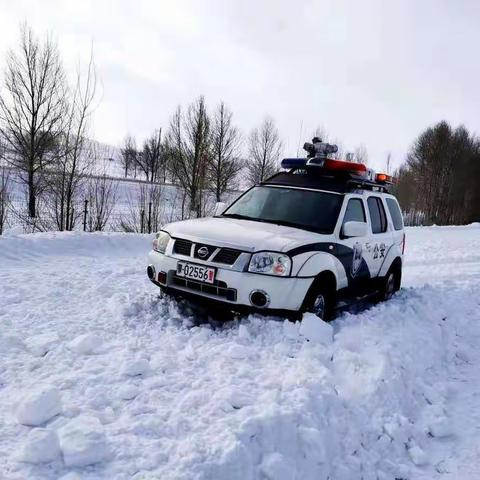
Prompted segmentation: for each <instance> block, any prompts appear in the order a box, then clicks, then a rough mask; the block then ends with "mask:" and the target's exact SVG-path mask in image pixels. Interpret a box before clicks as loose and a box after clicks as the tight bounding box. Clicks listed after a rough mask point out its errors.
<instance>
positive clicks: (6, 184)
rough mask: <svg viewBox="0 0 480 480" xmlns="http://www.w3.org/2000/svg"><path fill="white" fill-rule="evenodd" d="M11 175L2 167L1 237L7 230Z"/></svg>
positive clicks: (0, 196)
mask: <svg viewBox="0 0 480 480" xmlns="http://www.w3.org/2000/svg"><path fill="white" fill-rule="evenodd" d="M9 177H10V174H9V172H8V170H7V169H6V168H5V167H2V166H0V235H2V234H3V232H4V230H5V225H6V224H7V216H8V212H9V208H10V178H9Z"/></svg>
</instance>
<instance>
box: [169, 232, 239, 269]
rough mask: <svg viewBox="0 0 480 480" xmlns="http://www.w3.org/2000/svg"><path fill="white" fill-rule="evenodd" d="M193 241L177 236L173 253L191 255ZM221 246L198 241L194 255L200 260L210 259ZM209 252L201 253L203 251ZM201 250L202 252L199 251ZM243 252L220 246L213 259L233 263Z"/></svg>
mask: <svg viewBox="0 0 480 480" xmlns="http://www.w3.org/2000/svg"><path fill="white" fill-rule="evenodd" d="M192 245H193V242H192V241H190V240H185V239H183V238H176V239H175V243H174V245H173V253H177V254H179V255H185V256H187V257H190V256H191V253H192ZM217 248H219V247H215V246H213V245H205V244H204V243H196V244H195V248H194V251H193V257H194V258H199V259H200V260H209V259H210V257H211V256H212V255H213V254H214V252H215V250H216V249H217ZM205 250H207V253H206V254H204V255H201V253H202V252H205ZM199 252H200V253H199ZM241 253H242V252H241V251H240V250H234V249H233V248H220V250H219V251H218V252H217V254H216V255H215V256H214V257H213V259H212V260H211V261H212V262H216V263H223V264H225V265H233V264H234V263H235V262H236V261H237V259H238V257H239V256H240V254H241Z"/></svg>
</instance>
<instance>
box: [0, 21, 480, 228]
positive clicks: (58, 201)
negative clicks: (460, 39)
mask: <svg viewBox="0 0 480 480" xmlns="http://www.w3.org/2000/svg"><path fill="white" fill-rule="evenodd" d="M85 72H86V73H85ZM2 80H3V85H2V89H1V90H0V169H1V165H2V163H6V164H7V165H9V166H10V167H13V168H14V169H15V170H16V171H17V172H18V173H19V174H18V177H19V179H20V181H21V182H22V183H23V184H24V186H25V190H26V193H27V198H26V201H25V206H24V208H21V209H18V208H17V209H15V208H13V207H12V205H11V195H10V190H11V185H10V183H11V182H10V179H9V174H8V172H7V171H6V169H5V168H3V169H1V171H0V234H1V232H2V230H3V227H4V225H5V224H6V218H7V216H8V215H9V214H12V213H14V214H15V216H16V217H17V218H18V219H20V220H21V222H22V223H23V224H25V225H28V228H29V231H37V230H46V229H58V230H73V229H75V228H76V227H78V225H79V222H80V220H81V215H82V213H81V212H82V208H83V207H82V205H83V204H84V202H85V201H86V200H87V199H88V202H89V204H90V205H89V212H90V213H89V214H90V215H92V217H91V221H90V224H91V225H92V226H91V229H92V230H102V229H104V228H105V227H106V225H107V223H108V218H109V216H110V214H111V212H112V210H113V209H114V207H115V202H116V188H115V186H114V185H112V184H111V180H109V179H108V178H107V175H106V172H104V175H103V176H102V175H100V176H99V178H97V179H96V180H95V181H87V179H88V178H89V177H91V176H92V173H93V172H94V171H95V166H96V165H97V164H98V163H99V160H100V158H101V155H102V152H101V151H99V149H98V147H97V146H96V142H95V141H93V142H92V141H89V139H94V138H95V136H94V133H93V132H92V131H91V129H90V120H91V117H92V115H93V113H94V110H95V107H96V104H97V101H98V95H97V72H96V67H95V63H94V60H93V52H92V54H91V57H90V61H89V63H88V65H87V68H86V69H84V73H83V74H81V73H80V69H79V71H78V72H77V74H76V77H75V78H74V81H73V82H70V81H69V80H68V79H67V76H66V74H65V72H64V69H63V64H62V60H61V57H60V54H59V49H58V46H57V45H56V44H55V43H54V42H52V41H51V39H50V38H48V37H47V38H46V39H45V40H44V41H40V40H39V39H38V38H37V37H36V36H35V35H34V33H33V31H32V30H31V29H30V28H28V27H27V26H26V25H25V26H23V27H22V29H21V35H20V42H19V45H18V46H17V48H14V49H11V50H9V52H8V53H7V56H6V61H5V65H4V68H3V78H2ZM313 135H316V136H319V137H321V138H322V139H324V140H325V141H330V142H333V143H337V144H339V146H340V148H339V150H338V152H337V153H336V154H335V158H344V157H345V158H346V159H348V160H353V161H357V162H361V163H367V164H368V153H367V150H366V148H365V146H364V145H360V146H359V147H357V148H356V149H355V150H354V151H353V152H351V153H347V152H346V151H345V150H344V148H342V142H339V141H338V140H337V139H332V138H331V137H329V135H328V132H327V131H326V130H325V129H324V128H318V129H317V130H316V131H315V132H312V136H313ZM119 148H120V162H121V168H122V171H123V174H124V177H130V178H131V177H133V178H136V177H137V175H138V176H141V177H143V178H144V179H145V180H146V182H147V186H146V187H142V189H141V192H139V194H138V198H130V199H129V203H130V205H129V209H130V211H132V212H136V213H135V214H132V218H133V217H135V221H134V222H120V228H121V229H123V230H127V231H143V220H142V226H141V227H138V225H139V220H138V219H139V218H140V217H142V218H143V217H144V215H145V211H146V209H148V210H149V212H150V211H151V210H152V204H155V205H156V204H158V203H159V202H161V201H162V193H161V191H160V190H161V187H160V186H159V183H162V182H163V183H174V184H175V185H178V186H179V187H180V190H181V198H180V199H179V202H180V203H181V208H180V210H181V214H180V218H182V219H183V218H191V217H200V216H202V215H205V214H206V213H208V212H207V203H208V202H209V201H210V199H211V198H214V199H215V200H216V201H217V202H220V201H222V200H223V199H224V197H225V194H226V192H227V191H229V190H232V189H238V188H239V187H240V186H250V185H253V184H256V183H259V182H261V181H263V180H265V179H266V178H268V177H269V176H271V175H273V174H274V173H275V172H276V171H278V170H279V169H280V159H281V155H282V151H283V142H282V139H281V137H280V133H279V131H278V128H277V126H276V124H275V120H274V119H273V118H272V117H270V116H268V115H265V117H264V118H263V120H261V121H259V124H258V126H257V127H255V128H253V129H251V130H250V131H249V132H247V133H244V132H242V131H241V130H240V128H239V127H238V126H237V125H236V124H235V121H234V114H233V112H232V111H231V109H230V108H229V107H228V105H227V104H226V103H225V102H224V101H221V102H220V103H219V104H217V105H216V106H215V107H214V108H211V109H209V108H208V107H207V103H206V99H205V97H204V96H199V97H197V98H196V99H194V100H193V101H192V102H191V103H189V104H188V105H186V106H185V105H180V106H178V107H177V109H176V110H175V111H174V112H173V113H172V114H171V116H170V119H169V122H168V125H164V126H158V128H157V129H155V130H154V131H153V132H152V133H151V135H150V136H149V137H148V138H147V139H146V140H145V141H144V142H143V143H142V144H141V145H137V142H136V140H135V138H134V137H132V136H131V135H126V137H125V139H124V142H123V144H122V145H120V146H119ZM389 167H390V156H388V157H387V159H386V169H387V170H389ZM395 173H396V175H397V177H398V182H397V183H396V185H395V187H394V190H395V193H396V195H397V196H398V199H399V201H400V205H401V207H402V210H403V212H404V216H405V221H406V224H407V225H408V224H413V225H416V224H425V225H427V224H432V223H436V224H445V225H451V224H465V223H470V222H474V221H479V220H480V140H479V139H478V137H476V136H475V135H473V134H471V133H470V132H468V130H467V129H466V128H465V127H463V126H460V127H457V128H453V127H451V126H450V125H449V124H448V123H447V122H446V121H441V122H439V123H438V124H436V125H434V126H432V127H428V128H427V129H426V130H425V131H424V132H422V133H421V134H420V135H419V136H418V138H417V139H415V141H414V142H413V144H412V146H411V148H410V150H409V152H408V155H407V157H406V160H405V162H404V163H403V164H402V166H401V167H400V168H399V169H398V170H397V171H396V172H395ZM154 209H155V222H154V224H155V225H157V224H161V208H160V207H159V206H158V205H156V206H155V207H154ZM149 225H150V222H149Z"/></svg>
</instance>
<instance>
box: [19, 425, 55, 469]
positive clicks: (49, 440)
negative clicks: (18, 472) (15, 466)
mask: <svg viewBox="0 0 480 480" xmlns="http://www.w3.org/2000/svg"><path fill="white" fill-rule="evenodd" d="M59 456H60V445H59V443H58V437H57V434H56V433H55V432H54V431H53V430H48V429H45V428H34V429H32V430H30V432H29V433H28V437H27V440H26V442H25V444H24V445H23V449H22V452H21V454H20V461H22V462H29V463H48V462H52V461H53V460H55V459H57V458H58V457H59Z"/></svg>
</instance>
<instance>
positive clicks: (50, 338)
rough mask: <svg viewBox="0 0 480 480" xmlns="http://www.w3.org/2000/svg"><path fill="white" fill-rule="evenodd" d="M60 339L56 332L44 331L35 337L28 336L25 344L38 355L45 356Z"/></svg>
mask: <svg viewBox="0 0 480 480" xmlns="http://www.w3.org/2000/svg"><path fill="white" fill-rule="evenodd" d="M59 341H60V338H59V337H58V335H57V334H56V333H42V334H40V335H35V336H33V337H29V338H27V340H26V341H25V344H26V346H27V348H28V349H29V350H30V351H31V352H32V354H33V355H35V356H36V357H43V356H44V355H46V354H47V353H48V352H49V351H50V350H52V349H53V348H54V347H55V346H56V345H57V344H58V343H59Z"/></svg>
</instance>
